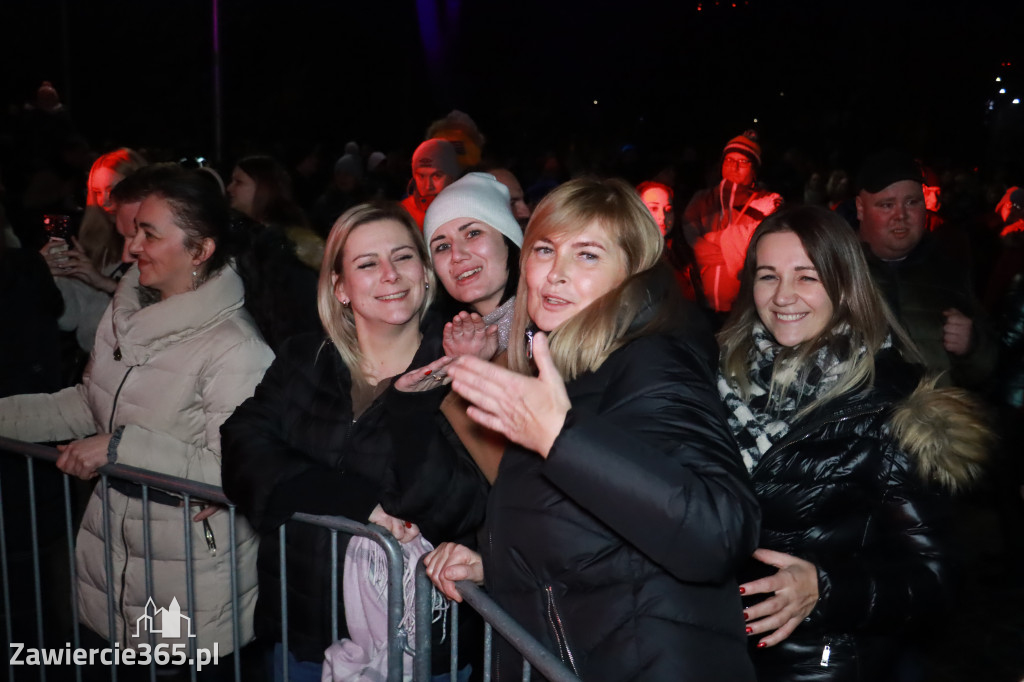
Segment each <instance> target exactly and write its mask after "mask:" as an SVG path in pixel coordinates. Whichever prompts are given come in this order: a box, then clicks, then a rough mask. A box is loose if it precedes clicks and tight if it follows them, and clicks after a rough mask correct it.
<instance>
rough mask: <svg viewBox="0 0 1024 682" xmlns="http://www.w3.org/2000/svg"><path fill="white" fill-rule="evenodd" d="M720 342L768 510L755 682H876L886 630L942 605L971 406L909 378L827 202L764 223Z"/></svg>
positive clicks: (746, 589) (749, 585)
mask: <svg viewBox="0 0 1024 682" xmlns="http://www.w3.org/2000/svg"><path fill="white" fill-rule="evenodd" d="M719 338H720V342H721V345H722V354H721V374H720V376H719V393H720V395H721V396H722V399H723V400H724V402H725V404H726V406H727V407H728V408H729V410H730V412H731V414H730V417H729V425H730V427H731V428H732V431H733V435H734V436H735V438H736V441H737V443H739V445H740V450H741V454H742V455H743V459H744V462H745V463H746V465H747V468H748V470H749V471H750V474H751V478H752V480H753V483H754V491H755V493H756V494H757V496H758V500H759V501H760V503H761V509H762V514H763V518H762V527H761V540H760V548H759V549H758V550H757V551H756V552H755V553H754V555H753V558H752V560H751V561H750V562H749V565H748V566H747V567H746V568H745V569H744V571H743V574H742V576H743V577H744V579H745V580H746V582H744V583H743V584H742V585H741V586H740V589H741V590H742V591H743V594H745V596H746V597H747V598H748V599H750V598H753V599H752V600H751V601H748V602H747V604H746V607H747V608H745V609H744V619H745V620H746V622H747V634H748V635H749V636H750V647H751V653H752V658H753V660H754V665H755V667H756V668H757V674H758V679H759V680H768V681H774V680H779V681H782V680H786V681H787V682H792V681H794V680H796V681H800V682H806V681H811V680H817V681H822V682H824V681H826V680H827V681H835V682H838V681H839V680H843V681H853V682H856V681H867V680H877V679H883V678H885V673H888V672H891V671H892V670H893V669H894V661H895V659H896V657H897V656H898V654H899V652H900V649H901V646H902V644H903V643H902V641H901V639H900V636H899V635H897V634H895V633H897V632H901V631H910V630H905V628H906V624H907V623H913V622H919V623H921V624H922V626H927V625H929V624H930V623H932V622H935V621H936V620H939V619H937V618H936V617H935V616H936V614H938V613H939V612H940V609H941V607H942V606H943V603H944V601H946V599H947V596H948V593H947V591H948V589H949V585H948V582H949V560H948V556H949V554H948V552H949V549H948V540H947V538H948V536H949V532H950V524H949V514H950V505H949V501H948V499H947V495H948V493H949V492H950V491H956V490H958V489H962V488H964V487H966V486H967V485H968V484H969V483H970V482H971V481H972V480H973V479H974V478H975V477H976V476H977V475H978V474H979V461H980V460H981V459H982V458H983V457H984V454H985V451H986V445H987V444H986V439H987V431H986V429H985V428H984V427H983V426H982V420H981V419H980V417H979V415H980V410H979V408H978V406H977V405H975V404H974V403H973V401H972V400H971V399H970V398H969V397H968V396H967V395H966V394H965V393H962V392H957V391H953V390H952V389H936V388H932V385H933V383H932V382H929V381H926V380H922V381H921V382H920V384H919V383H918V380H919V379H920V378H921V377H920V371H919V368H918V367H916V366H915V365H912V364H910V363H911V362H914V361H916V359H917V353H916V351H915V350H914V348H913V344H912V343H911V342H910V340H909V338H908V337H907V335H906V333H905V332H904V331H903V330H902V329H901V328H900V326H899V324H898V323H897V322H896V321H895V319H894V317H893V315H892V313H891V312H890V310H889V309H888V307H887V306H886V305H885V303H884V301H883V300H882V298H881V296H880V295H879V292H878V291H877V289H876V288H875V286H874V284H873V283H872V281H871V277H870V275H869V272H868V267H867V263H866V261H865V259H864V253H863V251H862V250H861V247H860V244H859V243H858V241H857V238H856V236H855V233H854V232H853V230H851V229H850V226H849V225H847V224H846V222H845V221H844V220H843V219H842V218H840V217H839V216H838V215H837V214H835V213H833V212H831V211H828V210H826V209H824V208H818V207H814V206H796V207H792V208H789V209H783V210H782V211H780V212H778V213H775V214H774V215H772V216H770V217H769V218H767V219H765V220H764V222H762V223H761V225H760V226H759V227H758V228H757V230H756V231H755V232H754V234H753V236H752V238H751V243H750V249H749V251H748V252H747V259H746V263H745V265H744V270H743V279H742V286H741V289H740V294H739V297H738V298H737V299H736V304H735V306H734V308H733V312H732V316H731V317H730V319H729V322H728V323H727V325H726V326H725V328H724V329H723V330H722V333H721V335H720V337H719ZM912 629H913V628H911V630H912Z"/></svg>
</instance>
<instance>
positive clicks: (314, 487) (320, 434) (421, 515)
mask: <svg viewBox="0 0 1024 682" xmlns="http://www.w3.org/2000/svg"><path fill="white" fill-rule="evenodd" d="M424 339H425V341H424V343H423V345H422V346H421V347H420V349H419V351H418V352H417V354H416V357H415V358H414V359H413V361H412V365H411V367H421V366H423V365H425V364H427V363H428V362H430V361H432V360H434V359H436V358H438V357H440V355H441V354H442V351H441V348H440V334H439V333H436V334H429V333H425V334H424ZM444 394H445V389H435V390H433V391H428V392H424V393H402V392H399V391H397V390H395V389H394V388H388V389H387V390H386V391H385V392H384V393H383V394H382V395H381V396H380V397H379V398H377V400H376V401H375V402H374V403H373V404H372V405H371V406H370V407H369V408H367V410H366V411H365V412H364V413H363V414H362V415H360V417H359V419H358V420H354V419H353V413H352V400H351V377H350V375H349V372H348V369H347V367H346V366H345V364H344V362H343V361H342V359H341V356H340V355H339V354H338V352H337V351H336V350H335V348H334V346H333V345H332V344H331V343H330V342H329V341H325V339H324V337H323V336H322V335H303V336H298V337H295V338H293V339H290V340H289V341H287V342H286V343H285V344H284V346H283V347H282V349H281V351H280V353H279V355H278V356H277V359H275V360H274V364H273V365H271V367H270V369H268V370H267V374H266V376H265V377H264V378H263V381H262V382H261V383H260V385H259V386H258V387H257V389H256V393H255V395H254V396H253V397H252V398H250V399H249V400H247V401H246V402H245V403H243V404H242V405H241V406H240V407H239V408H238V410H237V411H236V412H235V414H234V415H232V417H231V418H230V419H228V420H227V422H225V424H224V426H223V427H222V428H221V434H222V443H223V446H222V447H223V453H224V455H223V456H224V461H223V467H222V477H223V483H224V492H225V494H226V495H227V496H228V497H229V498H230V499H231V500H232V501H233V502H235V503H236V504H237V505H238V508H239V511H241V512H242V513H243V514H244V515H245V516H246V517H247V518H248V519H249V521H250V522H251V523H252V524H253V526H254V527H255V528H256V530H257V531H259V532H260V534H261V535H262V538H261V542H260V549H259V557H258V560H257V568H258V571H259V589H260V596H259V599H258V600H257V603H256V634H257V636H259V637H261V638H266V639H268V640H269V641H272V642H276V641H280V639H281V607H280V605H281V598H280V570H279V551H280V550H279V548H280V543H279V536H278V528H279V527H280V526H281V524H283V523H285V522H286V521H287V519H289V518H290V517H291V515H292V514H293V513H295V512H307V513H311V514H328V515H340V516H345V517H348V518H351V519H355V520H357V521H365V520H366V519H367V518H368V517H369V515H370V512H371V511H372V510H373V508H374V507H375V506H376V505H377V504H378V503H380V504H381V506H382V507H383V508H384V510H385V511H386V512H388V513H389V514H391V515H392V516H395V517H397V518H401V519H405V520H407V521H411V522H413V523H416V524H418V525H419V527H420V529H421V531H422V532H423V535H424V537H426V538H427V539H428V540H429V541H431V542H432V543H434V544H435V545H436V544H438V543H439V542H443V541H446V540H461V541H463V542H466V541H467V540H469V541H471V540H472V538H473V536H474V531H475V529H476V528H478V527H479V525H480V524H481V522H482V521H483V512H484V504H485V500H486V495H487V484H486V481H485V480H484V478H483V476H482V475H481V474H480V472H479V470H478V469H477V468H476V466H475V464H473V461H472V459H471V458H470V457H469V454H468V453H467V452H466V450H465V449H464V448H463V447H462V445H461V443H460V442H459V440H458V438H457V437H456V436H455V434H454V431H453V430H452V429H451V427H450V425H449V424H448V422H447V421H446V420H445V419H444V417H443V416H441V414H440V412H439V407H440V403H441V400H442V398H443V397H444ZM285 525H286V538H287V560H286V569H287V583H288V619H289V620H288V627H289V630H288V646H289V649H290V650H291V651H292V652H293V653H294V654H295V655H296V657H297V658H299V659H300V660H305V661H319V660H323V656H324V649H326V648H327V646H329V645H330V644H331V642H332V641H333V640H332V637H331V615H330V614H331V609H330V596H331V573H330V570H331V546H330V535H329V533H328V531H326V530H324V529H322V528H318V527H314V526H310V525H308V524H303V523H297V522H287V523H285ZM339 537H340V540H339V543H338V545H339V547H338V561H339V564H340V563H341V562H342V560H343V558H344V556H345V547H346V546H347V542H348V536H346V535H344V534H341V535H339ZM341 573H342V571H341V566H340V565H339V571H338V575H339V583H340V576H341ZM338 600H339V604H338V606H339V613H338V617H339V628H340V631H339V636H340V637H345V636H347V632H348V631H347V628H346V626H345V612H344V608H343V605H342V603H341V587H340V584H339V587H338Z"/></svg>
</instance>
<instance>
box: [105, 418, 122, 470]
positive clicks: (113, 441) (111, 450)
mask: <svg viewBox="0 0 1024 682" xmlns="http://www.w3.org/2000/svg"><path fill="white" fill-rule="evenodd" d="M123 435H124V427H123V426H118V427H117V428H116V429H114V431H113V433H111V434H110V443H108V444H107V463H108V464H113V463H114V462H116V461H117V446H118V445H120V444H121V436H123Z"/></svg>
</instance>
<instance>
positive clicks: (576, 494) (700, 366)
mask: <svg viewBox="0 0 1024 682" xmlns="http://www.w3.org/2000/svg"><path fill="white" fill-rule="evenodd" d="M662 244H663V240H662V237H661V233H660V231H659V230H658V226H657V225H656V224H655V222H654V220H653V218H652V217H651V215H650V213H649V211H648V210H647V207H646V206H644V204H643V202H642V201H641V200H640V198H639V196H638V195H637V194H636V192H635V191H633V189H632V188H631V187H629V186H628V185H626V184H625V183H623V182H621V181H617V180H606V181H597V180H574V181H572V182H569V183H566V184H565V185H562V186H561V187H559V188H558V189H556V190H555V191H553V192H552V193H551V194H550V195H548V196H547V197H546V198H545V199H544V200H543V201H542V202H541V203H540V205H538V207H537V210H536V212H535V213H534V216H533V218H532V219H531V222H530V225H529V227H528V229H527V230H526V235H525V240H524V243H523V260H522V267H521V276H520V280H519V290H518V293H517V295H516V309H515V316H514V320H513V323H512V335H511V339H512V340H511V341H510V344H509V350H508V355H509V369H508V370H506V369H503V368H501V367H498V366H496V365H494V364H490V363H486V362H484V361H482V360H480V359H479V358H475V357H468V356H467V357H462V358H459V359H457V360H456V361H455V362H454V363H453V364H452V366H451V368H450V369H449V374H450V376H451V377H452V378H453V384H452V385H453V387H454V390H455V391H456V392H457V393H459V394H460V395H461V396H463V397H464V398H466V399H467V400H468V401H469V402H470V403H471V404H472V407H470V408H469V416H470V417H471V418H473V419H475V420H476V421H477V422H479V423H480V424H482V425H483V426H486V427H488V428H490V429H493V430H494V431H497V432H499V433H501V434H502V435H504V436H505V437H507V438H508V439H509V441H510V442H511V444H510V446H509V448H508V450H507V451H506V452H505V454H504V456H503V457H502V460H501V464H500V468H499V470H498V477H497V479H496V481H495V483H494V486H493V488H492V490H491V494H490V497H489V499H488V508H487V521H486V525H485V530H486V531H487V533H486V535H487V544H486V546H485V547H484V548H483V550H484V554H483V555H482V556H481V555H480V554H477V553H475V552H473V551H471V550H469V549H468V548H466V547H462V546H459V545H456V544H452V543H447V544H445V545H442V546H440V547H438V549H437V550H435V551H434V552H433V553H432V554H431V555H430V556H429V557H428V559H427V571H428V574H429V575H430V577H431V579H432V580H433V581H434V582H435V584H436V585H438V587H439V588H440V589H442V590H443V591H444V592H445V593H446V594H447V595H448V596H450V597H452V598H453V599H459V595H458V592H457V591H456V590H455V587H454V581H457V580H463V579H471V580H475V581H477V582H485V583H486V585H487V589H488V592H489V593H490V594H491V595H493V596H494V598H495V599H496V600H497V601H498V602H499V603H500V604H501V605H502V606H503V607H504V608H505V609H507V610H508V611H509V612H510V613H511V614H512V616H513V617H515V618H516V620H517V621H518V622H519V623H521V624H523V625H524V626H525V627H526V628H527V630H529V631H530V632H531V634H533V635H534V636H535V637H538V638H539V639H540V640H541V642H542V643H544V644H545V645H547V646H548V647H549V648H550V649H551V650H552V651H553V652H555V653H557V654H558V655H560V656H561V658H562V660H563V661H564V662H565V664H566V665H567V666H570V667H571V668H572V669H573V670H574V671H575V672H576V674H577V675H579V676H580V677H581V678H582V679H586V680H625V679H658V680H669V679H671V680H723V681H724V680H730V681H735V680H753V679H754V675H753V670H752V668H751V665H750V660H749V658H748V657H747V654H746V646H745V642H744V634H743V627H744V626H743V620H742V618H741V615H740V612H739V609H740V599H739V593H738V590H737V586H736V583H735V580H734V578H733V575H734V573H735V569H736V567H737V565H738V563H739V562H740V561H741V560H742V559H743V558H744V557H745V556H746V555H747V554H748V553H749V552H750V551H752V550H753V547H754V544H755V542H756V539H757V528H758V526H757V520H758V511H757V504H756V502H755V501H754V497H753V494H752V493H751V491H750V490H749V486H748V484H747V481H746V475H745V472H744V471H743V465H742V463H741V461H740V459H739V455H738V454H737V452H736V450H735V446H734V445H733V442H732V438H731V437H730V435H729V432H728V427H727V425H726V422H725V414H724V411H723V410H722V409H721V405H720V403H719V401H718V400H717V399H716V395H715V392H714V373H713V372H714V363H715V345H714V341H713V339H712V338H711V335H710V332H709V330H708V329H707V328H706V325H703V324H702V323H701V316H700V313H699V312H698V311H696V310H695V309H694V308H692V307H684V305H685V304H684V303H683V302H682V301H681V300H680V299H679V298H678V296H676V295H675V294H676V292H677V289H676V287H675V283H674V281H673V278H672V275H671V273H670V272H669V271H668V270H667V266H665V265H663V264H661V263H662V261H661V254H662ZM531 351H532V357H531ZM499 662H500V665H502V666H508V669H507V670H505V669H504V668H503V673H505V674H509V675H510V676H515V675H516V674H518V673H517V672H516V670H517V666H518V665H519V663H518V659H517V658H516V657H515V656H505V655H502V656H500V657H499Z"/></svg>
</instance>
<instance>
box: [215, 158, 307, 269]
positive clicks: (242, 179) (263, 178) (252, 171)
mask: <svg viewBox="0 0 1024 682" xmlns="http://www.w3.org/2000/svg"><path fill="white" fill-rule="evenodd" d="M227 195H228V199H229V200H230V202H231V208H233V209H235V210H236V211H239V212H241V213H243V214H245V215H246V216H248V217H250V218H252V219H253V220H255V221H256V222H258V223H260V224H261V225H263V226H265V227H267V228H269V229H271V230H275V231H277V232H279V233H281V234H283V235H284V236H285V237H287V238H288V240H289V241H290V242H291V244H292V246H293V248H294V251H295V255H296V256H297V257H298V259H299V260H300V261H302V263H304V264H305V265H306V266H307V267H309V268H311V269H313V270H314V271H317V272H319V270H320V261H322V260H323V256H324V242H323V239H321V238H320V237H319V236H318V235H317V234H316V233H315V232H313V230H312V229H311V228H310V227H309V222H308V221H307V219H306V214H305V213H304V212H303V210H302V208H301V207H300V206H299V205H298V204H297V203H295V201H294V200H293V199H292V181H291V176H289V175H288V170H287V169H286V168H285V167H284V166H283V165H281V164H280V163H279V162H278V161H277V160H276V159H274V158H272V157H270V156H247V157H245V158H243V159H240V160H239V161H238V163H236V164H235V167H234V169H233V170H232V171H231V181H230V182H229V183H228V185H227Z"/></svg>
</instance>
